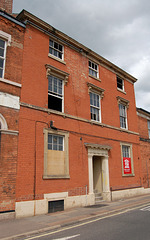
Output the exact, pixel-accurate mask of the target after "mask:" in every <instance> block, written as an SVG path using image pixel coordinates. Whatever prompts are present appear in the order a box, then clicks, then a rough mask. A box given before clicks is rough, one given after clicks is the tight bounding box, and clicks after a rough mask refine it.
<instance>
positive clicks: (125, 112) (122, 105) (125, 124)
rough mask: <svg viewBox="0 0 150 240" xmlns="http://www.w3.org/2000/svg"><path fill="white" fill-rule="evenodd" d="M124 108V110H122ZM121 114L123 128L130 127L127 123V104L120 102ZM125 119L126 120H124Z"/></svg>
mask: <svg viewBox="0 0 150 240" xmlns="http://www.w3.org/2000/svg"><path fill="white" fill-rule="evenodd" d="M121 108H122V111H121ZM119 116H120V127H121V128H123V129H128V125H127V108H126V105H124V104H122V103H120V104H119ZM122 120H124V121H122Z"/></svg>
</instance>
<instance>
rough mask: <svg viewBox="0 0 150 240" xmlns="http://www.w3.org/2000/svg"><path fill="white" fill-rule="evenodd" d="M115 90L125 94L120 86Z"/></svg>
mask: <svg viewBox="0 0 150 240" xmlns="http://www.w3.org/2000/svg"><path fill="white" fill-rule="evenodd" d="M117 90H118V91H119V92H122V93H124V94H126V92H125V91H124V90H122V89H120V88H117Z"/></svg>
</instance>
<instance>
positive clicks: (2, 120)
mask: <svg viewBox="0 0 150 240" xmlns="http://www.w3.org/2000/svg"><path fill="white" fill-rule="evenodd" d="M0 123H1V129H0V130H1V131H2V130H7V129H8V126H7V122H6V119H5V118H4V117H3V115H2V114H1V113H0Z"/></svg>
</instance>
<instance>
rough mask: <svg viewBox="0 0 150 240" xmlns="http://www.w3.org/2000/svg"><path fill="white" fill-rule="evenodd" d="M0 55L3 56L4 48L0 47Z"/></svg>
mask: <svg viewBox="0 0 150 240" xmlns="http://www.w3.org/2000/svg"><path fill="white" fill-rule="evenodd" d="M0 56H1V57H4V49H2V48H0Z"/></svg>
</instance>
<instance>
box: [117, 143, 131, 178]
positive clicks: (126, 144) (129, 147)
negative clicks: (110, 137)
mask: <svg viewBox="0 0 150 240" xmlns="http://www.w3.org/2000/svg"><path fill="white" fill-rule="evenodd" d="M120 146H121V159H122V176H124V177H128V176H134V175H135V174H134V164H133V152H132V144H128V143H120ZM123 147H127V148H128V149H129V156H128V157H129V158H131V173H130V174H124V167H123V157H124V156H123ZM125 157H127V156H125Z"/></svg>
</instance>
